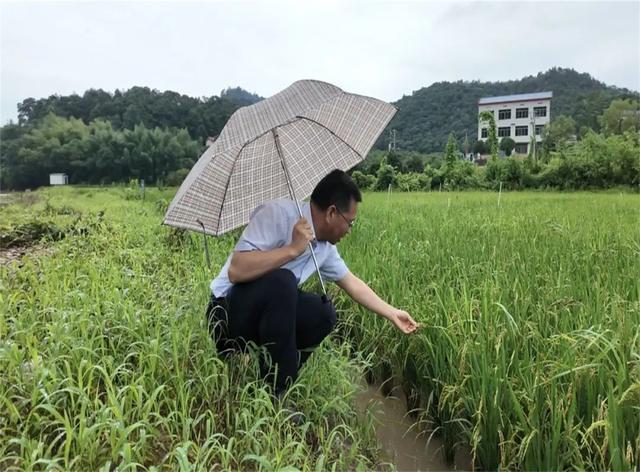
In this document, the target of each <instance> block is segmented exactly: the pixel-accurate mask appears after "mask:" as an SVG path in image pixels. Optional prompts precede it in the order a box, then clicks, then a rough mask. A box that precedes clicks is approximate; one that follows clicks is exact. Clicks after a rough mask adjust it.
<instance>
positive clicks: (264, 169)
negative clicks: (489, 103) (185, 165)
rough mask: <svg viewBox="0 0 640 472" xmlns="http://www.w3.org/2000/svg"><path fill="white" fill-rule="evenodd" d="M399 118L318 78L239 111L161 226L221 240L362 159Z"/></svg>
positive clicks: (193, 172)
mask: <svg viewBox="0 0 640 472" xmlns="http://www.w3.org/2000/svg"><path fill="white" fill-rule="evenodd" d="M395 113H396V108H395V107H394V106H392V105H389V104H388V103H385V102H382V101H380V100H376V99H374V98H370V97H364V96H361V95H355V94H351V93H346V92H344V91H342V90H341V89H339V88H338V87H335V86H333V85H331V84H328V83H325V82H319V81H315V80H301V81H298V82H295V83H293V84H292V85H291V86H289V87H288V88H286V89H285V90H283V91H282V92H280V93H278V94H276V95H274V96H273V97H270V98H268V99H266V100H263V101H261V102H258V103H256V104H254V105H251V106H247V107H243V108H240V109H238V110H237V111H236V112H235V113H234V114H233V115H232V116H231V118H230V119H229V121H228V122H227V124H226V125H225V127H224V128H223V130H222V132H221V133H220V136H219V137H218V139H217V140H216V141H215V143H213V144H212V145H211V146H210V147H209V148H208V149H207V150H206V151H205V152H204V153H203V154H202V156H201V157H200V159H199V160H198V162H197V163H196V164H195V166H194V167H193V168H192V169H191V172H189V175H187V177H186V179H185V180H184V182H183V183H182V185H181V186H180V188H179V189H178V192H177V193H176V195H175V197H174V199H173V201H172V202H171V204H170V205H169V209H168V210H167V213H166V215H165V218H164V224H166V225H169V226H175V227H178V228H184V229H190V230H193V231H200V232H203V233H205V234H208V235H212V236H219V235H221V234H223V233H226V232H228V231H230V230H232V229H234V228H237V227H239V226H242V225H244V224H246V223H247V222H248V221H249V216H250V215H251V212H252V211H253V210H254V209H255V208H256V207H257V206H259V205H261V204H263V203H264V202H267V201H269V200H275V199H279V198H292V199H293V200H295V201H296V202H297V201H298V198H306V197H308V196H309V195H310V194H311V192H312V191H313V188H314V187H315V185H316V184H317V182H318V181H319V180H320V179H321V178H322V177H324V176H325V175H326V174H327V173H328V172H330V171H331V170H333V169H342V170H348V169H350V168H351V167H353V166H355V165H356V164H357V163H358V162H360V161H362V160H363V159H364V158H365V156H366V155H367V153H368V152H369V149H371V146H373V143H374V142H375V141H376V139H377V138H378V136H379V135H380V133H381V132H382V131H383V130H384V128H385V127H386V126H387V124H388V123H389V121H390V120H391V118H392V117H393V115H394V114H395ZM298 209H299V208H298ZM299 210H300V209H299ZM300 215H302V212H300ZM312 253H313V251H312ZM314 262H315V255H314ZM316 268H317V263H316ZM323 289H324V283H323Z"/></svg>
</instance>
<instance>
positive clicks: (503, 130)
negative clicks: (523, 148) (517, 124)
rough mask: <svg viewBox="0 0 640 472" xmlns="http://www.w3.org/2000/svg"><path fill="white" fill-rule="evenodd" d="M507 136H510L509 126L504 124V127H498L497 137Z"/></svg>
mask: <svg viewBox="0 0 640 472" xmlns="http://www.w3.org/2000/svg"><path fill="white" fill-rule="evenodd" d="M507 136H511V127H510V126H504V127H502V126H501V127H500V128H498V137H499V138H505V137H507Z"/></svg>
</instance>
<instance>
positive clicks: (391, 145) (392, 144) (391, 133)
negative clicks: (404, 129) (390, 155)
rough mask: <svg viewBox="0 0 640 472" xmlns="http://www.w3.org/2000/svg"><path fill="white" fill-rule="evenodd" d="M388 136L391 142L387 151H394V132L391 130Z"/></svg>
mask: <svg viewBox="0 0 640 472" xmlns="http://www.w3.org/2000/svg"><path fill="white" fill-rule="evenodd" d="M389 134H390V135H391V142H390V143H389V151H391V150H393V151H395V150H396V130H395V129H392V130H391V131H389Z"/></svg>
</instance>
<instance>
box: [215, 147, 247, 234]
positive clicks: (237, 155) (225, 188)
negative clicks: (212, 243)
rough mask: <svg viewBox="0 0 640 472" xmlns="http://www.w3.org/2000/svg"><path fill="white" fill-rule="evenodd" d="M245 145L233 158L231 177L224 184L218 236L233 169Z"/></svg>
mask: <svg viewBox="0 0 640 472" xmlns="http://www.w3.org/2000/svg"><path fill="white" fill-rule="evenodd" d="M245 146H246V144H245ZM245 146H242V147H241V148H240V150H239V151H238V153H237V154H236V157H235V159H233V165H232V166H231V171H230V172H229V178H227V184H226V185H225V186H224V193H223V194H222V203H220V211H219V212H218V226H217V227H216V232H215V233H214V236H218V233H219V232H220V222H221V221H222V209H223V208H224V201H225V200H226V199H227V190H229V184H230V183H231V176H232V175H233V171H234V170H235V168H236V163H237V162H238V159H239V158H240V157H239V156H240V153H241V152H242V150H243V149H244V147H245Z"/></svg>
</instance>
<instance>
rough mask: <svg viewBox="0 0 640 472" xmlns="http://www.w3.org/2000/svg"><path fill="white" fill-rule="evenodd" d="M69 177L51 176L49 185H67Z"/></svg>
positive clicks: (61, 175) (65, 175) (63, 175)
mask: <svg viewBox="0 0 640 472" xmlns="http://www.w3.org/2000/svg"><path fill="white" fill-rule="evenodd" d="M68 183H69V176H68V175H67V174H49V185H67V184H68Z"/></svg>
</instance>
